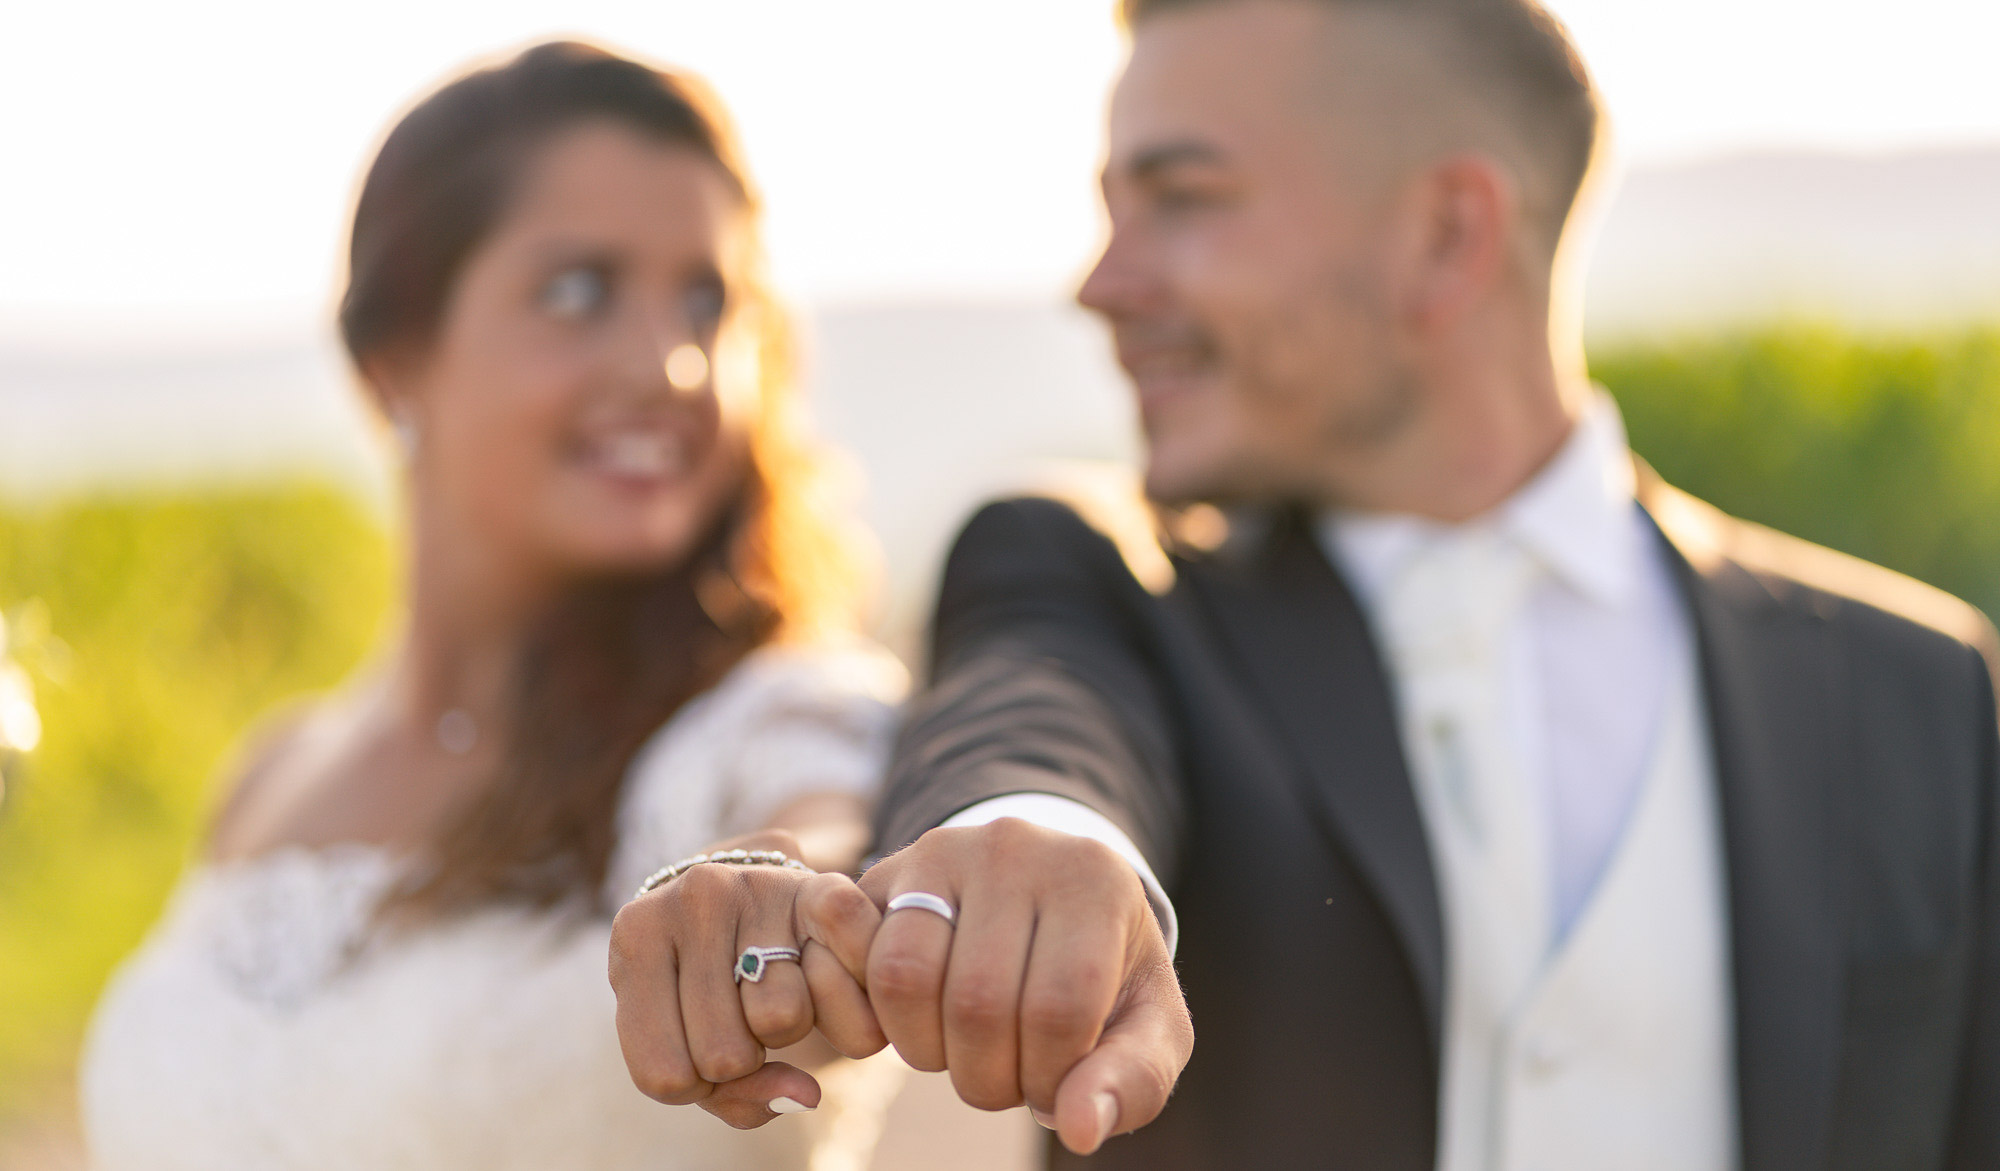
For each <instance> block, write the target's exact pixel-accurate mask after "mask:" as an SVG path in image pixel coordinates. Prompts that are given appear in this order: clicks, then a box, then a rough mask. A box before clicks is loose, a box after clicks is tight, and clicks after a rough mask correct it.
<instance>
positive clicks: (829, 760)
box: [718, 641, 909, 837]
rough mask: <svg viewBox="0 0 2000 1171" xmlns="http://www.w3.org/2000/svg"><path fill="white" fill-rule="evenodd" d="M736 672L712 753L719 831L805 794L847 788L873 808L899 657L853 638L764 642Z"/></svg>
mask: <svg viewBox="0 0 2000 1171" xmlns="http://www.w3.org/2000/svg"><path fill="white" fill-rule="evenodd" d="M740 670H741V672H742V677H741V679H740V680H739V683H740V690H739V691H738V693H737V695H736V696H735V697H733V698H734V699H735V701H736V702H735V703H734V704H732V706H733V707H735V708H736V711H735V712H734V713H732V714H733V715H734V716H735V718H734V719H732V720H730V721H729V722H730V723H731V725H732V729H731V732H732V736H731V742H730V743H729V744H728V745H727V746H726V747H725V749H724V751H723V752H722V754H721V759H720V763H721V765H722V781H723V794H722V803H721V807H720V809H719V813H720V816H719V818H718V822H719V825H718V828H719V830H720V834H719V836H722V837H734V836H736V835H738V834H745V833H750V832H752V831H754V830H758V829H762V828H763V827H764V826H766V825H768V824H770V821H771V818H772V816H773V815H775V814H776V813H777V812H778V811H779V810H780V809H782V808H784V807H785V806H786V805H787V804H789V803H790V802H792V801H794V800H796V799H798V798H800V797H804V796H807V795H809V794H820V793H845V794H851V795H853V796H856V797H860V798H862V799H863V800H865V801H867V802H868V803H869V804H870V805H871V806H872V805H873V804H874V801H875V798H876V796H877V795H878V794H879V793H880V791H881V788H882V777H883V773H884V771H885V769H886V767H887V764H888V758H889V750H890V747H891V744H892V742H893V740H894V738H895V734H896V726H897V713H898V706H899V705H900V704H901V702H902V700H903V697H904V695H905V694H906V692H907V691H908V688H909V677H908V675H907V673H906V672H905V671H904V670H903V666H902V664H900V663H898V662H897V661H896V660H895V658H894V657H893V656H891V655H890V654H889V653H888V652H887V651H885V650H882V649H881V648H879V647H875V646H873V645H870V644H867V643H862V642H858V641H856V642H851V643H842V644H836V645H810V646H780V647H772V648H767V649H765V650H762V651H760V652H758V653H757V655H756V656H755V657H753V658H752V659H750V660H748V661H746V662H745V663H744V665H743V666H742V668H740Z"/></svg>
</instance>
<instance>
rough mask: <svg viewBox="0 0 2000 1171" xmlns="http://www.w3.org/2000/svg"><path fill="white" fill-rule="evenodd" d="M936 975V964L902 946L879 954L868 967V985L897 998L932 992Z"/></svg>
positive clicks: (935, 983)
mask: <svg viewBox="0 0 2000 1171" xmlns="http://www.w3.org/2000/svg"><path fill="white" fill-rule="evenodd" d="M937 979H938V972H937V966H936V965H935V964H933V963H931V962H930V961H929V960H926V959H924V958H923V957H922V956H919V955H916V954H914V953H912V952H909V951H905V950H902V949H900V948H892V949H890V950H888V951H885V952H884V953H883V954H882V955H880V956H877V957H876V958H875V961H874V962H873V963H871V964H870V965H869V969H868V984H869V986H870V987H871V988H873V989H876V990H879V991H880V992H881V993H882V994H883V995H885V996H888V997H891V998H894V999H898V1000H909V999H915V998H918V997H928V996H931V995H932V994H933V993H934V992H935V990H936V988H937Z"/></svg>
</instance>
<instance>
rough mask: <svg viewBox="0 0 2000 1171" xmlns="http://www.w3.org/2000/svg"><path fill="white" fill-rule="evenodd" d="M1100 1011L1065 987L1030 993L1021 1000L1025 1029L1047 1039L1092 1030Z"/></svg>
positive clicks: (1035, 1035)
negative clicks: (1093, 1008)
mask: <svg viewBox="0 0 2000 1171" xmlns="http://www.w3.org/2000/svg"><path fill="white" fill-rule="evenodd" d="M1096 1025H1097V1020H1096V1014H1095V1013H1094V1012H1092V1011H1091V1008H1090V1006H1089V1005H1087V1004H1085V1003H1084V1002H1083V1000H1082V999H1081V998H1080V997H1078V996H1075V995H1073V994H1070V993H1067V992H1062V991H1041V992H1034V993H1030V994H1029V995H1028V996H1027V998H1026V999H1025V1000H1024V1001H1023V1002H1022V1004H1021V1031H1022V1032H1023V1033H1025V1034H1027V1035H1029V1036H1032V1037H1039V1038H1042V1039H1045V1040H1070V1039H1073V1038H1077V1037H1082V1036H1085V1035H1087V1034H1089V1033H1090V1032H1091V1031H1092V1030H1093V1029H1095V1027H1096Z"/></svg>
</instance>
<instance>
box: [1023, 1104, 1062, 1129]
mask: <svg viewBox="0 0 2000 1171" xmlns="http://www.w3.org/2000/svg"><path fill="white" fill-rule="evenodd" d="M1028 1115H1029V1117H1031V1118H1033V1119H1034V1120H1035V1125H1036V1126H1039V1127H1041V1128H1042V1129H1043V1130H1054V1129H1055V1128H1056V1116H1055V1115H1053V1114H1044V1113H1042V1112H1041V1111H1040V1110H1037V1109H1035V1108H1034V1107H1033V1106H1030V1107H1028Z"/></svg>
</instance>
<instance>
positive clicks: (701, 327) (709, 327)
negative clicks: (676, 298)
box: [683, 281, 728, 337]
mask: <svg viewBox="0 0 2000 1171" xmlns="http://www.w3.org/2000/svg"><path fill="white" fill-rule="evenodd" d="M683 303H684V304H685V306H686V308H687V315H688V324H689V325H690V326H692V327H694V331H695V333H696V334H697V335H698V336H702V337H706V336H708V335H709V334H712V333H714V332H715V330H716V329H718V328H719V327H720V326H721V325H722V313H723V310H724V308H725V307H726V306H727V303H728V296H727V294H726V293H725V292H724V291H723V288H722V283H721V282H720V281H703V282H701V283H700V284H697V285H695V286H694V287H693V288H690V289H689V290H688V291H687V293H686V295H685V296H684V298H683Z"/></svg>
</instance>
